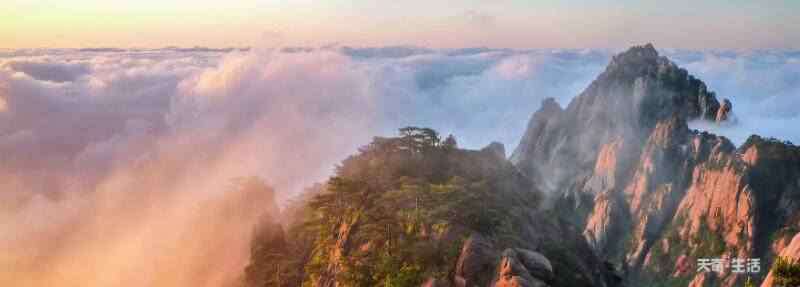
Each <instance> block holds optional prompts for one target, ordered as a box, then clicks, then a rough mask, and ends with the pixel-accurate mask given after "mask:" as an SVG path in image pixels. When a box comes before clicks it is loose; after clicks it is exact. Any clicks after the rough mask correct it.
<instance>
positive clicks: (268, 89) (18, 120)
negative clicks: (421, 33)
mask: <svg viewBox="0 0 800 287" xmlns="http://www.w3.org/2000/svg"><path fill="white" fill-rule="evenodd" d="M613 52H614V51H606V50H505V49H488V48H471V49H458V50H431V49H424V48H415V47H380V48H352V47H329V48H284V49H253V50H250V51H238V50H231V51H222V52H221V51H208V50H203V49H196V50H174V49H172V50H171V49H165V50H109V51H105V50H96V51H95V50H90V51H85V50H84V51H80V50H19V51H4V52H1V53H0V245H2V246H4V250H9V252H6V254H3V255H0V282H8V283H10V285H13V286H142V285H144V286H226V285H228V284H232V282H235V281H236V280H237V279H238V277H239V276H240V275H241V271H242V268H243V266H244V265H245V264H246V263H247V256H248V251H249V250H248V243H249V239H250V232H251V231H252V228H253V225H254V224H255V223H256V222H257V221H258V220H259V218H260V217H261V216H262V215H263V214H265V213H270V214H276V213H277V212H276V211H275V210H270V209H275V207H274V205H272V204H270V201H269V200H267V199H264V198H257V199H256V200H254V199H253V198H251V197H247V196H242V195H241V194H240V193H238V192H237V190H236V188H235V187H232V184H231V182H232V179H235V178H238V177H242V176H257V177H260V178H263V179H264V180H265V181H266V182H268V183H269V184H270V185H271V186H273V187H274V188H275V190H276V192H277V197H278V200H279V203H280V202H282V201H284V200H286V199H287V198H291V197H292V196H293V195H294V194H296V193H297V192H298V191H300V190H301V189H302V188H304V187H306V186H309V185H311V184H313V183H315V182H319V181H322V180H324V179H325V177H326V176H328V175H329V174H330V173H331V172H332V170H333V168H334V167H335V165H336V163H337V162H339V161H340V160H342V159H343V158H344V157H346V156H347V155H349V154H351V153H353V152H355V151H356V149H357V148H358V147H359V146H360V145H363V144H366V143H368V142H369V140H370V138H371V137H373V136H380V135H392V134H394V133H395V130H396V129H397V128H400V127H403V126H408V125H417V126H428V127H432V128H435V129H437V130H439V131H440V132H441V133H443V134H454V135H455V136H456V137H457V139H458V142H459V145H460V146H462V147H466V148H480V147H482V146H484V145H486V144H488V143H490V142H492V141H499V142H502V143H504V144H505V145H506V150H511V149H513V147H515V146H516V144H517V142H518V141H519V139H520V137H521V135H522V133H523V132H524V130H525V125H526V123H527V120H528V118H529V117H530V116H531V114H532V113H533V111H535V110H536V109H538V107H539V105H540V103H541V101H542V100H543V99H545V98H548V97H553V98H555V99H556V100H557V101H558V102H559V103H560V104H561V105H562V106H565V105H566V104H567V103H568V102H569V101H570V100H571V99H572V97H574V96H575V95H577V94H578V93H580V91H581V90H582V89H583V88H585V87H586V86H587V85H588V84H589V83H590V82H591V80H592V79H594V77H595V76H596V75H597V74H598V73H600V72H601V71H602V69H603V68H604V67H605V65H606V64H607V62H608V60H609V58H610V55H612V54H613ZM666 54H667V56H668V57H670V58H673V59H674V60H675V61H676V62H677V63H678V64H679V65H681V66H684V67H685V68H687V69H688V70H689V71H690V73H692V74H695V75H696V76H698V77H699V78H700V79H702V80H704V81H705V82H706V83H707V84H708V86H709V88H710V89H711V90H714V91H716V92H717V95H718V97H720V98H730V99H731V101H732V102H733V106H734V115H735V116H736V118H737V121H736V123H733V124H731V125H726V126H716V125H709V124H707V123H697V124H693V127H694V128H701V129H707V130H710V131H713V132H717V133H720V134H723V135H726V136H728V137H730V138H732V139H733V140H734V142H736V143H737V144H740V143H741V142H743V139H744V138H746V136H747V135H749V134H750V133H759V134H762V135H765V136H772V137H778V138H781V139H786V140H791V141H794V142H800V130H798V129H790V128H786V127H787V126H788V125H789V124H790V123H797V122H798V120H800V118H798V115H797V111H796V109H794V108H793V107H796V105H797V104H800V102H798V99H800V94H798V93H800V81H798V78H797V77H798V75H800V73H798V72H800V56H799V55H798V54H797V53H791V52H786V51H749V52H714V51H703V52H697V51H666ZM254 202H255V204H254Z"/></svg>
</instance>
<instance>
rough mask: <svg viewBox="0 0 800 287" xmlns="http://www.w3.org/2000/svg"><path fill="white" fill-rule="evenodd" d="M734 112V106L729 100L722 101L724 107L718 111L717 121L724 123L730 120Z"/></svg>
mask: <svg viewBox="0 0 800 287" xmlns="http://www.w3.org/2000/svg"><path fill="white" fill-rule="evenodd" d="M732 110H733V104H731V101H729V100H728V99H725V100H723V101H722V106H720V107H719V110H717V116H716V121H717V122H724V121H727V120H728V119H729V118H730V114H731V111H732Z"/></svg>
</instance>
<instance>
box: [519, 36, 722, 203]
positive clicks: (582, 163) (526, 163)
mask: <svg viewBox="0 0 800 287" xmlns="http://www.w3.org/2000/svg"><path fill="white" fill-rule="evenodd" d="M731 110H732V105H731V104H730V103H729V102H724V103H723V105H720V103H719V101H718V100H717V98H716V96H715V95H714V93H713V92H711V91H708V89H707V88H706V85H705V84H704V83H703V82H702V81H700V80H698V79H696V78H695V77H693V76H691V75H689V73H688V72H687V71H686V70H685V69H682V68H680V67H678V66H677V65H675V64H674V63H673V62H671V61H670V60H669V59H667V58H666V57H663V56H660V55H659V54H658V51H656V49H655V47H653V45H652V44H646V45H643V46H634V47H632V48H630V49H628V50H627V51H625V52H622V53H620V54H618V55H616V56H614V57H613V59H612V60H611V62H610V63H609V65H608V67H607V68H606V70H605V71H604V72H603V73H601V74H600V75H599V76H598V77H597V79H595V80H594V81H593V82H592V83H591V84H590V85H589V87H587V88H586V90H584V91H583V92H582V93H581V94H580V95H578V96H577V97H575V99H573V100H572V101H571V102H570V103H569V105H568V106H567V107H566V109H562V108H561V107H560V106H559V105H558V103H556V102H555V100H553V99H546V100H544V101H543V102H542V106H541V108H540V109H539V110H538V111H536V113H534V114H533V116H532V117H531V120H530V122H529V123H528V129H527V131H526V132H525V134H524V135H523V138H522V140H521V141H520V144H519V146H517V148H516V149H515V150H514V152H513V154H512V157H511V161H512V162H513V163H514V164H516V165H517V166H518V167H519V168H520V170H521V171H523V172H524V173H526V174H527V175H528V176H530V177H531V178H532V179H533V180H534V181H536V182H538V183H539V184H540V186H539V189H541V190H545V191H547V190H558V189H560V186H562V185H563V184H565V181H569V180H570V179H572V178H576V177H577V178H582V177H586V176H588V175H589V174H590V172H591V167H594V166H595V165H596V164H595V161H596V160H597V154H598V152H599V151H600V149H601V148H602V147H603V146H604V145H606V144H608V143H609V142H611V141H617V140H619V139H622V141H623V144H622V146H625V147H630V148H632V149H631V150H625V151H621V152H624V153H629V154H637V153H638V151H637V150H636V149H637V147H641V145H642V143H644V142H645V141H647V139H648V137H650V135H651V133H652V130H653V129H655V128H656V125H657V124H658V123H660V122H663V121H668V120H670V119H672V118H677V119H678V120H679V122H676V123H675V124H677V125H681V126H684V129H688V128H685V125H686V121H689V120H693V119H706V120H710V121H716V120H717V119H720V120H726V119H727V118H728V117H729V116H728V115H729V114H730V113H731Z"/></svg>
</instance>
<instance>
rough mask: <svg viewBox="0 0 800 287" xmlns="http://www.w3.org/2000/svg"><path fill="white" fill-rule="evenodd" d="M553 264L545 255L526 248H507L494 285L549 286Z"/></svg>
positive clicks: (513, 286)
mask: <svg viewBox="0 0 800 287" xmlns="http://www.w3.org/2000/svg"><path fill="white" fill-rule="evenodd" d="M552 280H553V266H552V265H551V264H550V260H548V259H547V257H544V255H542V254H539V253H537V252H533V251H530V250H525V249H506V250H505V251H503V257H502V259H501V261H500V266H499V270H498V276H497V279H496V280H495V282H494V284H493V286H494V287H547V286H549V285H548V284H547V282H552Z"/></svg>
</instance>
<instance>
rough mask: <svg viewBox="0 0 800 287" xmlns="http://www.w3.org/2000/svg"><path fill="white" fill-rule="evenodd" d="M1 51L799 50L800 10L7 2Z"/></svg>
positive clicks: (647, 4) (575, 0) (634, 4)
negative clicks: (647, 46)
mask: <svg viewBox="0 0 800 287" xmlns="http://www.w3.org/2000/svg"><path fill="white" fill-rule="evenodd" d="M3 2H4V3H3V4H2V5H0V6H2V7H0V39H3V41H0V42H2V43H0V48H7V49H19V48H85V47H145V48H146V47H151V48H152V47H164V46H188V47H192V46H207V47H229V46H323V45H330V44H340V45H352V46H385V45H413V46H424V47H431V48H454V47H483V46H485V47H494V48H518V49H519V48H621V47H627V46H630V45H631V44H638V43H642V42H653V43H654V44H656V46H658V47H670V48H689V49H712V48H726V49H752V48H789V49H797V48H800V2H798V1H791V0H764V1H745V0H709V1H689V0H676V1H669V2H668V3H666V2H661V1H628V0H620V1H610V0H594V1H590V0H566V1H555V0H539V1H516V0H506V1H473V0H465V1H458V2H456V1H438V0H427V1H421V0H409V1H342V0H331V1H307V0H299V1H279V0H251V1H209V0H191V1H188V0H139V1H99V0H72V1H53V0H49V1H47V0H10V1H8V0H7V1H3Z"/></svg>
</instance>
